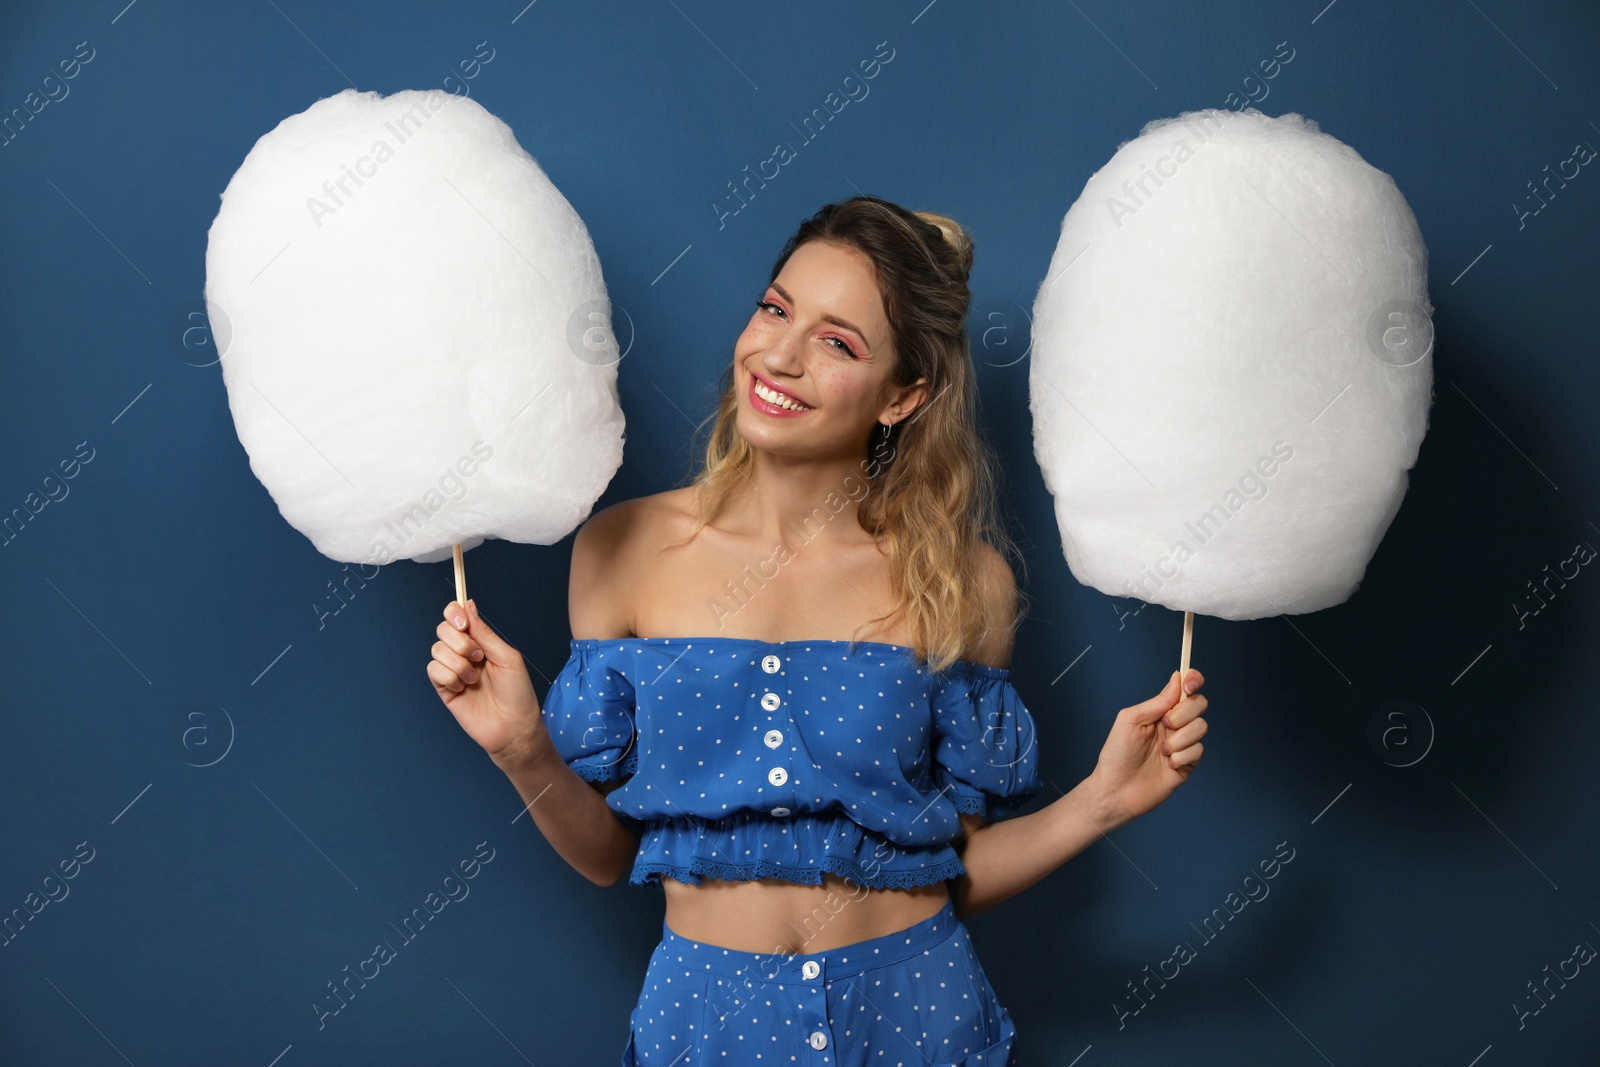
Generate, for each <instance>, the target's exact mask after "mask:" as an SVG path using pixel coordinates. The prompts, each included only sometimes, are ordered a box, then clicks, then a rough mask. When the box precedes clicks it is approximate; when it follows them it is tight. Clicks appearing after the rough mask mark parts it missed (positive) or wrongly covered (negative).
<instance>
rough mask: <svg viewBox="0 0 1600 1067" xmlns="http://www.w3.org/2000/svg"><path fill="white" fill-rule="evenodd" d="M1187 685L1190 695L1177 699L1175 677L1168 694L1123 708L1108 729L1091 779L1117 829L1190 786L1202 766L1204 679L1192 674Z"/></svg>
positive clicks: (1195, 672)
mask: <svg viewBox="0 0 1600 1067" xmlns="http://www.w3.org/2000/svg"><path fill="white" fill-rule="evenodd" d="M1186 680H1187V681H1191V682H1193V683H1194V693H1193V694H1192V695H1190V696H1185V697H1183V698H1182V699H1179V693H1178V672H1177V671H1173V672H1172V677H1171V678H1169V679H1168V680H1167V685H1166V688H1164V689H1162V690H1161V692H1159V693H1157V694H1156V695H1155V696H1153V697H1151V698H1150V699H1149V700H1146V701H1144V702H1142V703H1139V704H1135V705H1133V706H1132V707H1127V708H1123V709H1122V711H1121V712H1119V713H1118V714H1117V720H1116V722H1115V723H1113V724H1112V727H1111V734H1110V736H1109V737H1107V738H1106V743H1105V747H1103V748H1102V749H1101V750H1100V760H1099V762H1098V763H1097V764H1096V765H1095V769H1094V773H1093V774H1092V775H1091V776H1090V777H1091V778H1093V779H1096V780H1097V782H1098V785H1099V787H1100V792H1101V794H1102V795H1103V797H1104V799H1105V803H1106V814H1107V816H1108V818H1109V819H1110V820H1111V821H1112V823H1113V824H1114V825H1121V824H1122V823H1125V822H1128V821H1129V820H1132V819H1136V818H1138V817H1139V816H1140V815H1143V814H1144V813H1145V812H1147V811H1150V810H1152V809H1153V808H1155V807H1157V806H1158V805H1159V804H1161V802H1162V801H1164V800H1166V799H1167V798H1168V797H1170V796H1171V795H1172V793H1173V791H1174V790H1175V789H1177V788H1178V787H1179V786H1180V785H1182V784H1183V783H1184V782H1186V781H1188V780H1189V775H1190V774H1192V773H1194V768H1195V765H1196V764H1198V763H1199V762H1200V754H1201V752H1202V750H1203V749H1204V747H1205V746H1204V745H1202V744H1201V743H1200V739H1201V738H1202V737H1204V736H1205V733H1206V728H1207V724H1206V720H1205V719H1203V718H1201V717H1200V716H1201V714H1202V713H1203V712H1204V711H1205V710H1206V703H1207V702H1206V698H1205V697H1204V696H1201V695H1200V687H1201V686H1202V685H1204V684H1205V678H1204V676H1202V675H1201V673H1200V672H1199V671H1197V670H1195V669H1194V668H1192V667H1191V668H1190V669H1189V674H1188V676H1187V679H1186Z"/></svg>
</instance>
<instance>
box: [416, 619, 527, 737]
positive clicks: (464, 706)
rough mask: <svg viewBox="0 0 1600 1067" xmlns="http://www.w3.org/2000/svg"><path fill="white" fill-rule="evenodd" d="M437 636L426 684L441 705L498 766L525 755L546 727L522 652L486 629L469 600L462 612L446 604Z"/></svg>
mask: <svg viewBox="0 0 1600 1067" xmlns="http://www.w3.org/2000/svg"><path fill="white" fill-rule="evenodd" d="M457 620H459V622H458V621H457ZM437 633H438V635H439V640H438V641H436V642H434V645H433V659H432V660H430V661H429V662H428V679H429V680H430V681H431V682H433V688H434V690H435V691H436V692H437V693H438V694H439V699H440V700H442V701H444V706H445V707H447V708H449V709H450V713H451V714H452V715H454V716H455V717H456V722H458V723H460V724H461V728H462V729H463V730H465V731H466V732H467V734H468V735H469V736H470V737H471V738H472V739H473V740H474V741H476V742H477V743H478V744H479V745H481V746H482V747H483V750H484V751H485V752H487V753H488V754H489V756H490V758H491V759H493V760H495V761H496V762H497V763H498V762H500V761H501V760H502V759H507V758H515V757H516V756H518V755H521V754H525V753H527V752H528V751H529V750H530V748H531V746H532V745H533V744H534V743H535V742H536V741H537V740H538V739H539V735H540V732H541V731H543V730H544V728H545V727H544V721H543V719H541V718H540V715H539V701H538V699H537V698H536V697H535V696H534V695H533V680H532V679H531V678H530V677H529V676H528V669H527V667H526V666H524V665H523V662H522V653H520V652H518V651H517V650H516V649H514V648H512V647H511V646H510V645H508V644H506V643H505V642H504V641H503V640H501V639H500V635H499V634H497V633H495V632H494V631H493V630H491V629H490V628H489V624H488V623H486V622H484V621H483V619H482V618H480V617H479V615H478V605H477V604H476V603H475V602H474V601H473V600H472V599H471V598H468V600H467V606H466V607H465V608H463V607H462V606H461V604H460V603H458V602H457V601H454V600H452V601H450V602H449V603H448V604H446V605H445V609H444V621H443V622H441V623H440V624H439V628H438V630H437Z"/></svg>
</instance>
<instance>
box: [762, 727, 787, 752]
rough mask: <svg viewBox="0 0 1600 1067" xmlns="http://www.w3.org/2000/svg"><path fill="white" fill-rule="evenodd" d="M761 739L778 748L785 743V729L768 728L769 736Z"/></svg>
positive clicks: (770, 746)
mask: <svg viewBox="0 0 1600 1067" xmlns="http://www.w3.org/2000/svg"><path fill="white" fill-rule="evenodd" d="M761 740H763V741H765V742H766V743H767V747H768V748H777V747H778V746H779V745H781V744H783V731H782V730H768V731H767V736H766V737H763V738H762V739H761Z"/></svg>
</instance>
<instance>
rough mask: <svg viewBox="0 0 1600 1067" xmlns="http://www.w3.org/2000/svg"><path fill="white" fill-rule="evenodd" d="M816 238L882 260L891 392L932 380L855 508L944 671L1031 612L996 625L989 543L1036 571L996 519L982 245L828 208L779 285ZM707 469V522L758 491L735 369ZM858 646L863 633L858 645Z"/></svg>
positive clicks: (878, 203) (890, 211)
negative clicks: (976, 324) (978, 310)
mask: <svg viewBox="0 0 1600 1067" xmlns="http://www.w3.org/2000/svg"><path fill="white" fill-rule="evenodd" d="M807 241H829V242H832V243H835V244H838V245H842V246H846V247H849V248H853V249H856V250H857V251H859V252H861V253H862V254H864V255H865V256H866V257H867V258H868V260H870V261H871V263H872V265H873V271H874V276H875V278H876V281H877V285H878V291H879V295H880V296H881V298H882V300H883V308H884V312H885V316H886V318H887V319H888V321H889V330H890V336H891V338H892V343H893V346H894V352H895V360H894V367H893V370H892V373H891V376H890V384H891V385H893V386H904V385H910V384H911V383H912V382H915V381H916V380H917V379H918V378H926V379H927V386H928V393H927V398H926V399H924V401H923V402H922V403H921V404H920V405H918V407H917V408H916V410H915V411H913V412H912V414H911V415H910V416H909V417H908V418H905V419H903V420H900V421H899V422H897V423H896V424H895V425H894V426H893V428H891V429H890V431H889V436H888V438H887V440H885V439H884V438H883V436H882V435H881V434H874V440H873V442H869V449H870V450H871V452H872V454H871V455H869V456H867V457H865V458H863V460H862V468H863V470H864V471H865V472H867V477H868V479H869V485H870V489H869V491H868V492H867V494H866V496H864V497H863V498H862V499H861V500H860V502H859V503H858V504H857V509H856V511H857V516H858V520H859V521H860V524H861V527H862V529H864V530H865V531H866V532H867V533H869V534H871V535H872V536H873V537H874V538H877V539H879V540H881V541H882V543H883V545H884V550H885V553H886V554H887V556H888V558H889V580H890V586H891V588H892V589H893V590H894V591H895V597H896V601H895V604H894V605H893V606H892V607H891V608H890V610H889V611H888V612H887V613H885V614H883V615H880V616H878V617H877V618H874V619H872V620H869V622H867V623H864V624H863V626H872V625H873V624H877V623H882V622H885V621H886V620H888V619H889V618H890V617H891V616H893V615H894V614H895V612H896V611H899V610H902V609H903V610H904V612H905V616H904V623H903V625H904V628H905V631H906V632H907V633H908V634H909V635H910V647H911V648H912V649H913V650H914V651H915V653H916V656H917V659H918V661H919V662H921V663H923V664H925V665H927V666H928V667H929V668H930V669H931V670H933V671H935V672H941V671H943V670H945V669H946V668H947V667H949V666H950V665H951V664H952V663H953V662H954V661H955V660H958V659H965V658H968V655H969V654H970V653H971V651H972V650H973V649H976V648H977V647H979V646H980V645H981V644H982V643H983V642H984V641H985V640H986V639H987V637H988V635H989V634H990V633H992V632H993V631H994V630H995V629H997V628H998V629H1003V630H1004V631H1005V632H1006V633H1007V635H1008V636H1010V637H1014V636H1015V634H1016V630H1017V627H1018V626H1019V625H1020V624H1021V622H1022V619H1023V617H1024V615H1025V614H1026V608H1025V607H1024V606H1023V603H1024V598H1023V597H1021V596H1018V598H1017V606H1016V608H1015V610H1014V611H1013V612H1012V614H1011V615H1010V617H1008V618H990V617H989V615H990V614H991V612H990V610H989V608H988V606H987V603H986V598H985V595H984V594H985V584H984V579H985V574H984V569H985V559H984V556H985V554H984V553H981V552H980V548H981V545H982V544H984V543H986V544H988V545H989V546H991V547H993V548H994V549H996V550H997V551H999V553H1000V555H1001V557H1002V559H1004V560H1006V561H1008V562H1010V561H1015V565H1016V566H1017V568H1018V569H1023V568H1024V567H1025V564H1024V562H1023V560H1022V555H1021V553H1020V552H1019V551H1018V550H1017V547H1016V544H1015V543H1014V542H1013V541H1012V539H1011V538H1010V537H1009V536H1008V535H1007V533H1006V530H1005V527H1004V524H1003V523H1002V521H1001V519H1000V515H999V508H998V500H997V496H998V486H999V465H998V462H997V459H996V456H995V453H994V451H993V449H992V448H991V447H990V446H989V444H988V442H987V441H986V440H985V439H984V437H983V435H982V434H981V433H980V432H979V422H978V390H977V380H976V376H975V372H974V368H973V364H972V357H971V353H970V351H969V348H968V343H967V330H966V319H967V308H968V305H969V304H970V302H971V293H970V292H969V291H968V288H967V278H968V275H969V274H970V273H971V270H972V241H971V239H970V238H969V237H968V235H967V233H966V231H965V230H964V229H962V227H961V226H960V224H959V223H957V222H955V220H953V219H950V218H948V217H946V216H944V215H939V214H935V213H933V212H931V211H918V212H910V211H907V210H906V209H905V208H902V207H900V206H898V205H896V204H892V203H890V202H888V201H886V200H881V199H879V198H877V197H872V196H858V197H852V198H850V199H848V200H843V201H840V202H838V203H833V204H828V205H825V206H824V207H823V208H822V209H821V210H819V211H818V212H817V213H816V214H815V215H813V216H811V217H810V218H809V219H807V220H805V221H804V222H802V223H801V224H800V227H799V229H798V230H796V231H795V233H794V234H793V235H792V236H791V237H790V238H789V240H788V242H787V243H786V244H785V245H784V247H783V251H782V252H780V253H779V255H778V259H777V262H776V263H774V264H773V267H772V275H771V277H770V278H769V279H768V282H769V283H770V282H771V281H773V280H775V279H776V278H777V277H778V274H779V273H780V272H781V271H782V270H783V266H784V264H785V263H787V262H788V260H789V257H790V255H792V254H793V253H794V250H795V249H796V248H798V247H799V246H800V245H802V244H804V243H806V242H807ZM719 389H720V398H719V400H718V403H717V407H716V410H715V411H714V412H713V413H712V414H711V415H708V416H707V418H706V419H705V420H702V422H701V423H700V425H699V427H697V428H696V432H697V433H699V432H700V429H702V428H703V427H704V426H705V423H706V422H707V421H712V420H714V422H713V425H712V428H711V433H710V437H709V439H708V441H707V443H706V447H705V452H704V462H703V465H702V466H701V468H700V470H699V471H698V473H696V474H695V475H694V478H693V482H692V484H693V485H694V486H695V487H696V489H697V492H696V493H695V498H696V502H697V515H696V520H697V522H696V525H695V528H694V531H693V532H692V533H690V535H689V539H692V538H693V537H694V535H695V534H697V533H699V531H700V530H701V529H703V528H704V527H705V526H706V525H707V524H708V523H710V522H712V521H713V520H715V519H716V517H717V516H718V515H719V514H721V512H722V510H723V508H724V507H726V506H727V505H728V504H729V503H730V502H731V500H732V498H733V496H734V494H735V493H736V492H738V491H739V490H740V489H741V488H742V487H744V486H747V485H749V484H750V477H751V475H752V474H753V472H754V464H755V450H754V449H753V448H751V446H750V444H749V442H747V441H746V440H745V439H744V438H743V437H742V436H741V435H740V434H739V433H738V430H737V428H736V425H735V421H736V418H737V413H738V405H739V397H738V395H737V393H736V391H735V389H734V373H733V366H732V362H731V361H730V363H729V365H728V367H727V368H726V369H725V370H724V371H723V375H722V380H721V383H720V385H719ZM854 641H855V639H854V638H852V644H853V643H854Z"/></svg>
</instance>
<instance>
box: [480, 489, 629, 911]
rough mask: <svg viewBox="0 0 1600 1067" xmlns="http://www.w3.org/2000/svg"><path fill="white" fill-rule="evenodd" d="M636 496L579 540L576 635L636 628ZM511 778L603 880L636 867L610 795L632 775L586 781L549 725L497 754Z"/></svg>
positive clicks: (542, 819)
mask: <svg viewBox="0 0 1600 1067" xmlns="http://www.w3.org/2000/svg"><path fill="white" fill-rule="evenodd" d="M631 504H632V502H631V501H624V502H622V503H620V504H613V505H611V506H610V507H606V508H602V509H601V510H600V511H598V512H596V513H595V514H593V515H591V516H590V517H589V518H588V519H587V520H586V521H585V522H584V523H583V525H581V526H579V527H578V532H577V535H576V536H575V537H574V538H573V540H572V564H571V570H570V573H569V577H568V582H567V613H568V618H569V621H570V623H571V629H572V635H573V636H574V637H584V638H589V637H601V638H608V637H621V636H626V635H627V634H629V633H631V632H632V631H631V629H630V617H629V614H628V612H629V604H628V600H627V597H626V595H625V593H626V584H625V579H626V577H627V574H626V571H627V567H626V565H625V564H626V562H627V553H626V552H625V549H626V546H627V544H628V540H629V534H630V531H631V530H632V528H633V525H634V521H635V510H636V509H635V508H634V507H632V506H630V505H631ZM495 765H496V766H497V767H499V768H500V770H501V771H503V772H504V773H505V775H506V777H507V778H510V779H511V782H512V784H513V785H515V786H516V787H517V792H518V793H519V794H521V796H522V802H523V804H525V805H527V808H528V812H529V814H531V815H532V816H533V821H534V823H535V824H536V825H537V826H538V827H539V832H540V833H542V834H544V836H545V839H546V840H547V841H549V842H550V845H551V847H552V848H554V849H555V850H556V852H557V853H559V854H560V856H561V858H562V859H564V860H566V861H567V862H568V863H569V864H571V865H572V867H573V869H575V870H576V871H577V872H578V873H579V874H581V875H583V876H584V877H585V878H587V879H589V881H591V882H593V883H594V884H595V885H598V886H608V885H613V884H615V883H616V881H617V880H618V879H620V878H622V877H623V876H624V875H626V874H627V873H628V871H629V870H631V869H632V866H633V861H634V860H635V859H636V858H637V857H638V854H639V835H638V834H637V833H634V832H633V831H632V830H630V829H628V827H627V826H626V825H625V824H624V823H623V822H622V820H621V819H619V818H617V815H616V812H614V811H612V810H611V808H610V807H609V806H608V805H607V804H606V800H605V796H606V794H607V793H610V792H611V791H612V790H613V789H616V788H618V787H619V786H621V785H622V784H623V783H624V782H626V781H627V779H626V778H623V779H620V780H619V779H612V780H611V781H609V782H594V783H590V782H587V781H585V780H584V779H583V778H582V777H580V776H579V775H578V773H577V772H576V771H574V770H573V769H572V768H571V767H569V766H567V765H566V763H565V762H564V761H563V760H562V758H561V756H560V754H559V753H557V751H556V748H555V743H554V742H553V741H552V740H551V738H550V734H549V732H548V731H547V730H544V729H542V728H541V729H540V730H538V731H536V734H535V736H534V738H533V739H532V740H531V741H530V742H529V743H528V744H527V745H526V746H524V750H521V751H517V752H515V753H511V754H507V755H505V756H503V757H502V758H499V759H496V760H495Z"/></svg>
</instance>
